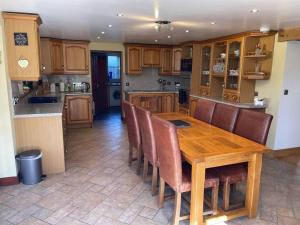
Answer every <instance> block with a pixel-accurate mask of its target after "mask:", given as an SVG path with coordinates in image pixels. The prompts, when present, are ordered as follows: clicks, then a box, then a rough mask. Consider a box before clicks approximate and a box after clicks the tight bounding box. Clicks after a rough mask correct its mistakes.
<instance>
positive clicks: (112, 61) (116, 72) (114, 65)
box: [107, 55, 121, 80]
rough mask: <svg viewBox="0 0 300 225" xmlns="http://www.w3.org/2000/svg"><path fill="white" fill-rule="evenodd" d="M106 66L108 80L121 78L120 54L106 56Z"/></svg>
mask: <svg viewBox="0 0 300 225" xmlns="http://www.w3.org/2000/svg"><path fill="white" fill-rule="evenodd" d="M107 64H108V65H107V68H108V78H109V80H116V79H118V80H119V79H120V78H121V74H120V56H115V55H109V56H107Z"/></svg>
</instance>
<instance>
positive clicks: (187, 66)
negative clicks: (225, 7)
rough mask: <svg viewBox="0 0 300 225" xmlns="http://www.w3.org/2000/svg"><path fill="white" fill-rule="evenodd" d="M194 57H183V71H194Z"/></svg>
mask: <svg viewBox="0 0 300 225" xmlns="http://www.w3.org/2000/svg"><path fill="white" fill-rule="evenodd" d="M192 62H193V60H192V59H181V72H189V73H192Z"/></svg>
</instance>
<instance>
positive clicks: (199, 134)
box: [156, 113, 267, 162]
mask: <svg viewBox="0 0 300 225" xmlns="http://www.w3.org/2000/svg"><path fill="white" fill-rule="evenodd" d="M156 116H159V117H160V118H163V119H166V120H183V121H185V122H188V123H190V125H191V127H188V128H177V135H178V139H179V145H180V149H181V152H182V154H183V156H184V157H185V158H186V159H187V160H188V161H190V162H193V161H197V162H200V161H205V162H207V161H211V160H217V159H219V160H222V157H224V160H225V158H230V157H239V156H242V155H247V154H253V153H263V152H264V151H265V150H266V149H267V148H266V146H264V145H260V144H258V143H256V142H254V141H251V140H249V139H246V138H243V137H241V136H238V135H236V134H233V133H231V132H228V131H225V130H223V129H220V128H218V127H215V126H213V125H211V124H208V123H205V122H202V121H200V120H197V119H194V118H193V117H190V116H186V115H184V114H180V113H160V114H156Z"/></svg>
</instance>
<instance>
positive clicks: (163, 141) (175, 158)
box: [152, 116, 182, 191]
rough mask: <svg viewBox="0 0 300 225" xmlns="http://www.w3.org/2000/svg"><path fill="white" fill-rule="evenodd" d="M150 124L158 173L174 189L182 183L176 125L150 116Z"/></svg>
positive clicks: (176, 189)
mask: <svg viewBox="0 0 300 225" xmlns="http://www.w3.org/2000/svg"><path fill="white" fill-rule="evenodd" d="M152 125H153V131H154V137H155V143H156V151H157V156H158V162H159V174H160V177H161V178H163V179H164V180H165V182H166V183H167V184H168V185H170V186H171V187H172V188H173V189H174V190H175V191H180V185H181V183H182V160H181V153H180V149H179V143H178V138H177V133H176V127H175V126H174V125H173V124H172V123H170V122H169V121H166V120H163V119H161V118H158V117H156V116H152Z"/></svg>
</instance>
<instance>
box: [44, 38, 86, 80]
mask: <svg viewBox="0 0 300 225" xmlns="http://www.w3.org/2000/svg"><path fill="white" fill-rule="evenodd" d="M88 44H89V43H88V42H87V41H71V40H60V39H53V38H41V73H42V74H76V75H87V74H89V46H88Z"/></svg>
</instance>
